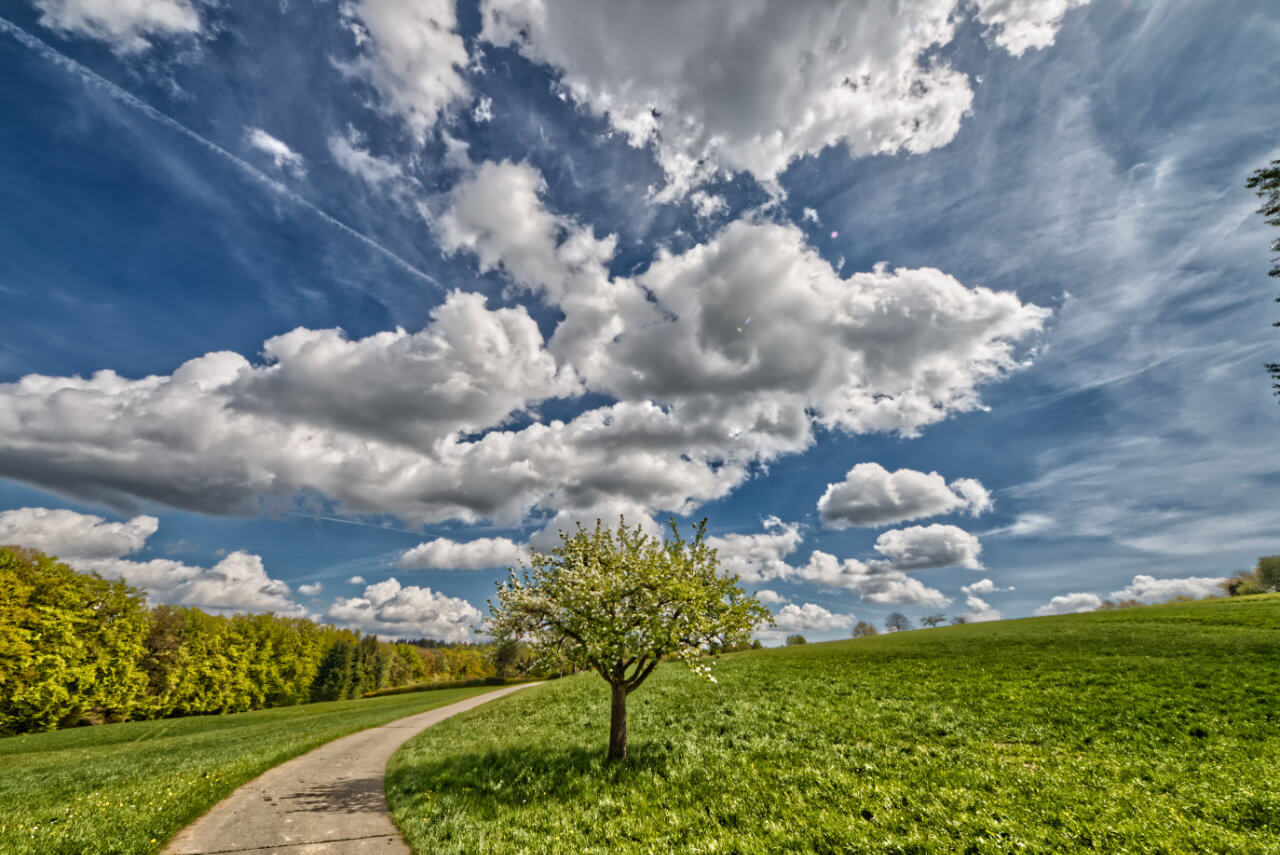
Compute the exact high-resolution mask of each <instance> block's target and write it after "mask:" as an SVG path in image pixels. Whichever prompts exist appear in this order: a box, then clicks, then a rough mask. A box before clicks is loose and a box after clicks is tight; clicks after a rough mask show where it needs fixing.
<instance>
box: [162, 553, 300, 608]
mask: <svg viewBox="0 0 1280 855" xmlns="http://www.w3.org/2000/svg"><path fill="white" fill-rule="evenodd" d="M179 595H180V600H179V602H181V603H183V604H185V605H189V606H199V607H200V608H202V609H205V610H206V611H212V612H222V613H227V614H229V613H232V612H241V611H243V612H276V613H277V614H282V615H289V616H292V617H302V616H303V615H304V614H305V613H306V610H305V609H304V608H302V606H300V605H298V604H297V603H295V602H293V601H292V600H291V599H290V598H289V586H288V585H286V584H285V583H284V582H281V581H280V580H279V579H272V578H271V577H270V576H268V575H267V571H266V568H265V567H264V566H263V564H262V559H261V558H260V557H259V556H257V555H251V554H250V553H248V552H243V551H240V550H237V551H235V552H232V553H231V554H230V555H228V556H227V557H226V558H223V559H222V560H221V561H219V562H218V563H217V564H215V565H213V567H211V568H209V569H208V570H204V571H201V573H200V574H199V575H197V576H195V577H193V578H192V579H191V580H190V581H188V582H186V583H185V584H184V585H183V586H182V587H181V588H180V589H179Z"/></svg>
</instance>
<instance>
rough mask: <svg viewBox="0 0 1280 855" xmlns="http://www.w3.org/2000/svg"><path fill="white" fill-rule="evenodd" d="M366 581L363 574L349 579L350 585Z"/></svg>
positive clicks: (361, 583)
mask: <svg viewBox="0 0 1280 855" xmlns="http://www.w3.org/2000/svg"><path fill="white" fill-rule="evenodd" d="M364 583H365V579H364V577H363V576H352V577H351V578H350V579H348V580H347V584H348V585H363V584H364Z"/></svg>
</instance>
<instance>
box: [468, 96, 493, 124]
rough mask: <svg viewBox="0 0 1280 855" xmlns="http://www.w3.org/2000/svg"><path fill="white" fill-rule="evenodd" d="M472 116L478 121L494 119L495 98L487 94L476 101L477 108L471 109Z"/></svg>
mask: <svg viewBox="0 0 1280 855" xmlns="http://www.w3.org/2000/svg"><path fill="white" fill-rule="evenodd" d="M471 117H472V118H473V119H475V120H476V121H477V122H491V121H493V99H492V98H490V97H488V96H485V97H483V98H481V99H480V100H479V101H477V102H476V108H475V109H474V110H472V111H471Z"/></svg>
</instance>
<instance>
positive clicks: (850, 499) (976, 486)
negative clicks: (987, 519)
mask: <svg viewBox="0 0 1280 855" xmlns="http://www.w3.org/2000/svg"><path fill="white" fill-rule="evenodd" d="M990 508H991V494H990V493H989V492H987V490H986V488H985V487H983V486H982V484H981V483H980V482H979V481H976V480H974V479H972V478H961V479H958V480H956V481H952V482H951V484H950V485H948V484H947V482H946V481H945V480H944V479H943V477H942V476H941V475H939V474H938V473H937V472H930V473H929V474H927V475H926V474H925V473H923V472H917V471H915V470H913V469H899V470H897V471H896V472H890V471H888V470H887V469H885V468H884V467H883V466H881V465H880V464H879V463H859V464H858V465H856V466H854V467H853V468H852V469H850V470H849V472H848V473H847V474H846V475H845V478H844V480H843V481H840V482H836V483H832V484H828V485H827V489H826V492H824V493H823V494H822V497H821V498H820V499H819V500H818V513H819V514H820V515H821V517H822V521H823V523H825V524H826V525H828V526H830V527H832V528H848V527H849V526H877V525H887V524H891V523H899V522H905V521H907V520H914V519H919V518H921V517H932V516H937V515H939V514H948V513H953V512H955V511H960V510H964V511H967V512H968V513H969V514H971V515H973V516H977V515H978V514H981V513H983V512H984V511H987V510H989V509H990Z"/></svg>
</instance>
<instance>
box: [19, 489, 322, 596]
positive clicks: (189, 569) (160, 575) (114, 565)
mask: <svg viewBox="0 0 1280 855" xmlns="http://www.w3.org/2000/svg"><path fill="white" fill-rule="evenodd" d="M159 525H160V523H159V520H157V519H156V518H155V517H151V516H146V515H140V516H136V517H134V518H133V519H131V520H128V521H127V522H118V523H117V522H107V521H106V520H104V519H103V518H102V517H99V516H94V515H92V514H80V513H76V512H75V511H70V510H65V509H48V508H16V509H14V510H9V511H4V512H3V513H0V543H15V544H17V545H19V546H30V547H34V548H36V549H39V550H42V551H44V552H47V553H50V554H53V555H57V556H58V557H59V558H60V559H62V560H63V561H64V562H66V563H67V564H68V565H70V566H71V567H72V568H74V569H76V570H79V571H81V572H92V573H98V574H100V575H102V576H104V577H106V578H109V579H123V580H124V581H125V582H128V583H129V584H130V585H136V586H138V587H141V588H143V589H145V590H146V592H147V597H148V599H149V600H151V601H152V602H157V603H173V604H177V605H186V606H198V607H200V608H202V609H205V610H207V611H212V612H220V613H227V614H229V613H232V612H237V611H246V612H277V613H279V614H284V615H290V616H295V617H296V616H300V615H301V614H302V611H303V610H302V608H301V606H299V605H298V604H297V603H294V602H293V601H292V600H291V599H290V597H289V586H288V585H286V584H285V583H284V582H281V581H280V580H278V579H272V578H271V577H270V576H268V575H267V572H266V569H265V567H264V566H263V564H262V559H261V558H260V557H258V556H257V555H252V554H250V553H248V552H243V551H236V552H232V553H231V554H230V555H227V556H226V557H225V558H223V559H222V560H221V561H219V562H218V563H217V564H215V565H214V566H213V567H209V568H205V567H196V566H192V565H189V564H184V563H182V562H180V561H173V560H170V559H167V558H155V559H151V560H149V561H132V560H129V559H127V558H125V557H124V556H126V555H132V554H133V553H135V552H139V551H141V550H142V549H143V547H145V546H146V542H147V539H148V538H150V537H151V536H152V535H153V534H155V533H156V531H157V530H158V529H159Z"/></svg>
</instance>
